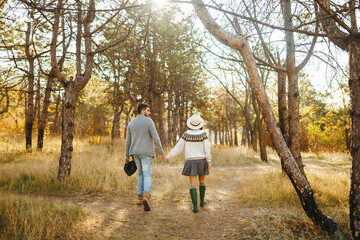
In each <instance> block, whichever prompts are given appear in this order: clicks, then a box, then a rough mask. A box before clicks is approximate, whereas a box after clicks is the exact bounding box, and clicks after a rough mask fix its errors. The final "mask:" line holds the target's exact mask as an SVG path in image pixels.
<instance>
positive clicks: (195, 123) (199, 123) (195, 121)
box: [186, 114, 204, 130]
mask: <svg viewBox="0 0 360 240" xmlns="http://www.w3.org/2000/svg"><path fill="white" fill-rule="evenodd" d="M186 124H187V126H188V127H189V128H190V129H194V130H196V129H200V128H202V127H203V126H204V119H202V118H201V117H200V116H199V115H197V114H195V115H192V116H191V117H189V119H188V120H187V123H186Z"/></svg>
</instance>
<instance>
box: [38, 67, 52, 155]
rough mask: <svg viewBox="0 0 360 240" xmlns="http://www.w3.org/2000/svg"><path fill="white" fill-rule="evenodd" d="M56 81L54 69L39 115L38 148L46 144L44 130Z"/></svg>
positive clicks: (50, 75)
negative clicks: (53, 85) (52, 88)
mask: <svg viewBox="0 0 360 240" xmlns="http://www.w3.org/2000/svg"><path fill="white" fill-rule="evenodd" d="M53 82H54V73H53V71H51V72H50V74H49V75H48V81H47V84H46V89H45V96H44V103H43V109H42V111H41V115H40V116H39V121H38V122H39V123H38V141H37V149H38V150H40V151H41V150H42V149H43V146H44V132H45V125H46V119H47V115H48V109H49V105H50V96H51V87H52V84H53Z"/></svg>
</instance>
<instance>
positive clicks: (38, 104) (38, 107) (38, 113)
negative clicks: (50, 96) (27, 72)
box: [34, 77, 41, 124]
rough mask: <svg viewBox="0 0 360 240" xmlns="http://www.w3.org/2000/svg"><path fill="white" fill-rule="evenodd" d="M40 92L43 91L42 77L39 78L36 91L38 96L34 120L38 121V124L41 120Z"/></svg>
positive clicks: (36, 97) (36, 96)
mask: <svg viewBox="0 0 360 240" xmlns="http://www.w3.org/2000/svg"><path fill="white" fill-rule="evenodd" d="M40 90H41V86H40V77H38V78H37V81H36V91H35V92H36V94H35V107H34V120H35V119H37V120H38V124H39V118H40Z"/></svg>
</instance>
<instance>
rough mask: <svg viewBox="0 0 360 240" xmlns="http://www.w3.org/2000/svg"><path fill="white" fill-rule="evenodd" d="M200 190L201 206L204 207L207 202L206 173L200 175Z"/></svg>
mask: <svg viewBox="0 0 360 240" xmlns="http://www.w3.org/2000/svg"><path fill="white" fill-rule="evenodd" d="M199 183H200V184H199V185H200V186H199V190H200V206H201V207H203V206H205V204H206V200H205V189H206V187H205V175H199Z"/></svg>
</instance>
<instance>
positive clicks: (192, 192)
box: [190, 188, 198, 213]
mask: <svg viewBox="0 0 360 240" xmlns="http://www.w3.org/2000/svg"><path fill="white" fill-rule="evenodd" d="M190 195H191V201H192V204H193V206H194V209H193V212H194V213H197V212H198V207H197V193H196V189H195V188H192V189H190Z"/></svg>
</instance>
